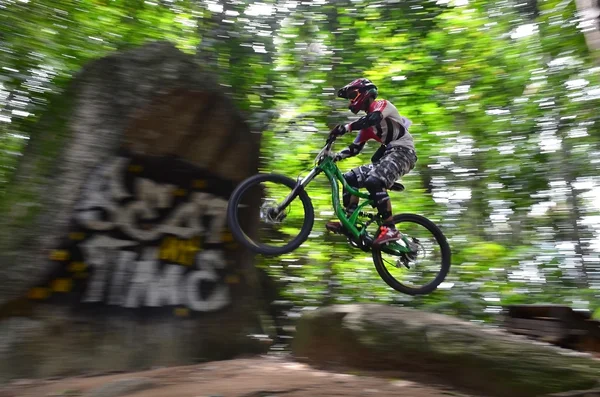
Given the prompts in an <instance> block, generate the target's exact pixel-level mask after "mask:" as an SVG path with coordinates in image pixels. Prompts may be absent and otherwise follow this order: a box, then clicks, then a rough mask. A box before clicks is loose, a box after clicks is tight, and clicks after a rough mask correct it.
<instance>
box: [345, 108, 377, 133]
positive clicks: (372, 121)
mask: <svg viewBox="0 0 600 397" xmlns="http://www.w3.org/2000/svg"><path fill="white" fill-rule="evenodd" d="M381 120H383V113H382V112H381V111H375V112H373V113H369V114H367V115H366V116H363V117H361V118H360V119H358V120H356V121H355V122H353V123H350V124H346V130H347V131H358V130H362V129H365V128H369V127H373V126H374V125H377V124H379V123H381Z"/></svg>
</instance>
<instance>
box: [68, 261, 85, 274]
mask: <svg viewBox="0 0 600 397" xmlns="http://www.w3.org/2000/svg"><path fill="white" fill-rule="evenodd" d="M86 267H87V265H86V264H85V263H83V262H71V263H70V264H69V271H70V272H73V273H77V272H82V271H84V270H85V268H86Z"/></svg>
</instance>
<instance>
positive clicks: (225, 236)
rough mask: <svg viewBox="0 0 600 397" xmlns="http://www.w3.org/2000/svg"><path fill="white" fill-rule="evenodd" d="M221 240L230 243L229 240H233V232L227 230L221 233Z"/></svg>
mask: <svg viewBox="0 0 600 397" xmlns="http://www.w3.org/2000/svg"><path fill="white" fill-rule="evenodd" d="M221 241H223V242H225V243H229V242H231V241H233V234H231V233H229V232H225V233H223V234H221Z"/></svg>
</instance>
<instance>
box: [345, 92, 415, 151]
mask: <svg viewBox="0 0 600 397" xmlns="http://www.w3.org/2000/svg"><path fill="white" fill-rule="evenodd" d="M411 124H412V122H411V121H410V120H409V119H407V118H406V117H403V116H401V115H400V113H399V112H398V109H396V107H395V106H394V105H393V104H392V103H391V102H390V101H388V100H385V99H383V100H379V101H373V103H371V106H369V110H368V111H367V115H366V116H363V117H361V118H360V119H358V120H356V121H355V122H353V123H350V124H347V125H346V130H347V131H356V130H358V134H357V136H356V138H355V139H354V142H352V143H351V144H350V146H348V147H347V148H346V149H344V150H342V151H340V152H339V157H340V158H342V159H343V158H347V157H351V156H356V155H357V154H359V153H360V152H361V151H362V150H363V148H364V147H365V143H366V142H367V141H369V140H371V139H374V140H376V141H377V142H379V143H381V144H382V145H385V146H387V147H398V146H401V147H406V148H408V149H412V150H414V149H415V145H414V141H413V137H412V135H410V133H409V132H408V127H410V125H411Z"/></svg>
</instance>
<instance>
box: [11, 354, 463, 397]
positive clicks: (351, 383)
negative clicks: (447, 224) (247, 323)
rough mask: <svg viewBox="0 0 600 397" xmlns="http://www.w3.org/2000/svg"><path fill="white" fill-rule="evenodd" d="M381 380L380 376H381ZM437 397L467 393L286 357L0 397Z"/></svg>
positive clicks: (50, 384)
mask: <svg viewBox="0 0 600 397" xmlns="http://www.w3.org/2000/svg"><path fill="white" fill-rule="evenodd" d="M384 376H385V375H384ZM376 395H379V396H404V397H442V396H444V397H445V396H463V397H466V396H467V395H466V394H463V393H459V392H457V391H454V390H451V389H449V388H445V387H443V386H429V385H424V384H419V383H415V382H413V381H409V380H406V379H401V376H399V375H397V374H395V375H394V376H393V377H392V376H385V377H380V376H378V377H374V376H365V375H357V374H350V373H337V372H331V371H322V370H317V369H315V368H312V367H310V366H308V365H306V364H302V363H298V362H295V361H293V360H291V359H289V358H285V357H272V356H263V357H257V358H248V359H236V360H229V361H218V362H211V363H206V364H200V365H192V366H184V367H172V368H160V369H154V370H150V371H144V372H135V373H126V374H117V375H104V376H93V377H72V378H64V379H59V380H17V381H13V382H11V383H8V384H6V385H3V386H0V397H43V396H48V397H50V396H57V397H58V396H64V397H67V396H84V397H116V396H127V397H275V396H284V397H300V396H302V397H304V396H307V397H308V396H311V397H316V396H349V397H354V396H357V397H358V396H376Z"/></svg>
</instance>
